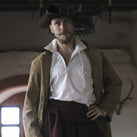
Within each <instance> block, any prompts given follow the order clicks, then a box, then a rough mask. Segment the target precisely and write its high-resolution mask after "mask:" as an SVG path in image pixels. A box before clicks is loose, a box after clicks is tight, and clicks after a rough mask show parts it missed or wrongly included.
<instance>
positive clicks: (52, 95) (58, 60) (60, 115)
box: [23, 6, 121, 137]
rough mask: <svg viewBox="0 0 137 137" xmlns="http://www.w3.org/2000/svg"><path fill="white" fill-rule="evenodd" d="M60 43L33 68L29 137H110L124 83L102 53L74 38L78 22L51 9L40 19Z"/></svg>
mask: <svg viewBox="0 0 137 137" xmlns="http://www.w3.org/2000/svg"><path fill="white" fill-rule="evenodd" d="M48 25H49V29H50V31H51V33H53V34H54V36H55V39H54V40H53V41H52V42H51V43H50V44H49V45H47V46H46V47H45V49H46V51H45V52H44V53H42V54H41V55H40V56H38V57H37V58H36V59H35V60H34V61H33V62H32V65H31V71H30V78H29V83H28V89H27V92H26V97H25V102H24V110H23V123H24V131H25V136H26V137H83V136H85V137H111V130H110V121H111V119H112V115H113V113H114V111H115V108H116V105H117V103H118V101H119V99H120V90H121V80H120V79H119V77H118V76H117V74H116V73H115V71H114V70H113V68H112V67H111V65H110V64H109V62H108V61H107V59H106V57H105V56H104V54H103V53H102V52H101V51H100V50H96V49H91V50H89V49H88V48H87V47H86V46H85V44H84V43H83V42H82V41H80V39H79V38H77V37H75V36H74V33H73V32H74V25H73V18H71V17H69V16H68V15H64V14H63V15H62V14H61V13H60V12H59V9H58V7H56V6H52V7H49V8H48V9H47V12H46V13H45V14H44V15H43V16H42V17H41V26H42V27H44V28H45V27H47V26H48Z"/></svg>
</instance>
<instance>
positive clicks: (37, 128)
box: [23, 49, 122, 137]
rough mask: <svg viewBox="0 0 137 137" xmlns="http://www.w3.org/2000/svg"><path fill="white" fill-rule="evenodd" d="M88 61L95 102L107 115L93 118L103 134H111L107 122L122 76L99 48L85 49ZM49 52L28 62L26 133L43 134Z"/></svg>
mask: <svg viewBox="0 0 137 137" xmlns="http://www.w3.org/2000/svg"><path fill="white" fill-rule="evenodd" d="M85 52H86V53H87V56H88V58H89V60H90V63H91V68H92V75H93V81H94V85H93V86H94V93H95V96H96V105H98V106H99V107H101V108H102V109H104V110H105V111H106V113H107V116H106V117H105V118H104V117H99V118H98V119H97V120H96V122H97V124H98V125H99V127H100V129H101V130H102V132H103V134H104V136H105V137H111V129H110V122H111V119H112V115H113V113H114V111H115V108H116V106H117V103H118V102H119V99H120V94H121V84H122V82H121V80H120V78H119V77H118V76H117V74H116V73H115V71H114V70H113V68H112V67H111V65H110V64H109V62H108V61H107V59H106V57H105V56H104V54H103V53H102V52H101V51H100V50H96V49H91V50H85ZM51 57H52V53H50V52H49V51H46V52H44V53H42V54H40V55H39V56H38V57H37V58H36V59H35V60H34V61H33V62H32V64H31V70H30V77H29V82H28V88H27V91H26V97H25V102H24V109H23V125H24V131H25V137H43V136H42V133H41V130H42V125H43V114H44V112H45V110H46V108H47V102H48V98H49V91H50V85H49V78H50V66H51Z"/></svg>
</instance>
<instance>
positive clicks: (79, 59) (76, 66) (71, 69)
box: [50, 52, 91, 77]
mask: <svg viewBox="0 0 137 137" xmlns="http://www.w3.org/2000/svg"><path fill="white" fill-rule="evenodd" d="M50 73H51V75H52V76H53V77H55V76H57V75H60V74H63V73H64V74H65V73H67V74H69V75H74V76H76V75H81V74H82V73H87V74H88V75H91V65H90V62H89V59H88V58H87V56H86V54H85V53H84V52H83V53H81V54H76V55H75V56H71V57H70V59H69V61H68V64H67V65H66V62H65V60H64V58H63V57H62V56H61V55H60V54H53V55H52V63H51V71H50Z"/></svg>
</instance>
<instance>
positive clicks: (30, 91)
mask: <svg viewBox="0 0 137 137" xmlns="http://www.w3.org/2000/svg"><path fill="white" fill-rule="evenodd" d="M39 92H40V62H39V61H33V62H32V64H31V69H30V76H29V81H28V88H27V91H26V96H25V101H24V108H23V126H24V132H25V137H42V135H41V133H40V127H39V124H38V104H39V103H38V102H39Z"/></svg>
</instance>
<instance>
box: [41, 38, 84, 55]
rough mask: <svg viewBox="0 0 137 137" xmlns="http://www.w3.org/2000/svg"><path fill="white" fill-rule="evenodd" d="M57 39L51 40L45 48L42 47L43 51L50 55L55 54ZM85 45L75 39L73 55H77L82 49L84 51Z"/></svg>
mask: <svg viewBox="0 0 137 137" xmlns="http://www.w3.org/2000/svg"><path fill="white" fill-rule="evenodd" d="M56 41H57V39H53V40H52V41H51V42H50V43H49V44H48V45H47V46H45V47H44V49H47V50H49V51H50V52H52V53H57V52H58V51H57V46H56ZM86 48H87V47H86V45H85V44H84V43H83V42H82V41H81V40H80V39H79V38H78V37H75V50H74V52H75V53H78V52H80V51H82V50H84V49H86Z"/></svg>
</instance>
